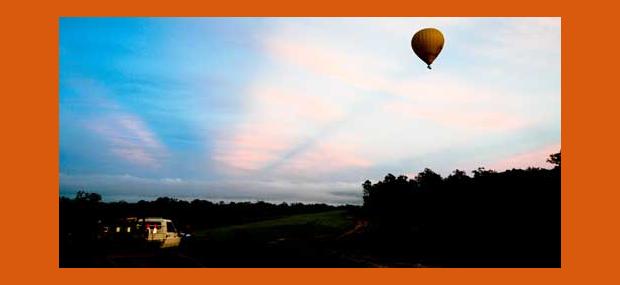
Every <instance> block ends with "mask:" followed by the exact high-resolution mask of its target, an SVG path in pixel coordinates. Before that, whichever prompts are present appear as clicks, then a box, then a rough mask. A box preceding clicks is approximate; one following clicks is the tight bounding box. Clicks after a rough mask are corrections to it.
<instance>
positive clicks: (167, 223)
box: [166, 222, 177, 233]
mask: <svg viewBox="0 0 620 285" xmlns="http://www.w3.org/2000/svg"><path fill="white" fill-rule="evenodd" d="M166 228H167V229H166V230H167V231H168V232H169V233H176V232H177V230H176V229H175V228H174V225H172V222H166Z"/></svg>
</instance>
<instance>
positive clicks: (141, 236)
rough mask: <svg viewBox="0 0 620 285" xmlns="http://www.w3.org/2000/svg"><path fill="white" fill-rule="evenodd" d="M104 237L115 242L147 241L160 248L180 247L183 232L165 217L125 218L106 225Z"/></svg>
mask: <svg viewBox="0 0 620 285" xmlns="http://www.w3.org/2000/svg"><path fill="white" fill-rule="evenodd" d="M102 230H103V231H102V232H103V233H102V237H103V238H105V239H107V240H108V241H111V242H113V243H114V244H123V243H127V242H133V241H138V242H139V241H146V242H147V243H149V244H154V245H157V246H158V247H160V248H169V247H178V246H179V245H180V244H181V234H180V233H179V232H177V229H176V227H175V226H174V223H172V221H171V220H169V219H164V218H154V217H152V218H135V217H131V218H125V219H122V220H120V221H118V222H117V223H114V224H112V225H108V226H104V227H103V229H102Z"/></svg>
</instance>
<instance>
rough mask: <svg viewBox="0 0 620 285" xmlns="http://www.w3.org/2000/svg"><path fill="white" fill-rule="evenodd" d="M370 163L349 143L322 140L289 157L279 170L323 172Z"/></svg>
mask: <svg viewBox="0 0 620 285" xmlns="http://www.w3.org/2000/svg"><path fill="white" fill-rule="evenodd" d="M371 165H372V162H371V161H369V160H368V159H365V158H364V157H362V156H361V155H359V154H357V153H356V151H355V150H354V148H353V147H352V146H351V145H345V144H338V143H325V142H324V143H318V144H317V145H315V146H314V147H312V148H311V149H309V150H307V151H305V152H303V153H301V154H299V155H297V156H295V157H293V158H291V159H290V160H289V161H287V162H285V163H284V164H283V165H282V166H281V167H280V170H281V171H284V172H288V173H290V172H302V173H325V172H333V171H339V170H343V169H350V168H366V167H369V166H371Z"/></svg>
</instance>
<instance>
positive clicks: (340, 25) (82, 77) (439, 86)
mask: <svg viewBox="0 0 620 285" xmlns="http://www.w3.org/2000/svg"><path fill="white" fill-rule="evenodd" d="M425 27H436V28H438V29H440V30H441V31H442V32H443V34H444V37H445V38H446V43H445V46H444V49H443V51H442V53H441V54H440V56H439V57H438V59H437V60H436V61H435V63H433V70H430V71H429V70H427V69H426V66H425V64H423V63H422V62H421V61H420V60H419V59H418V58H417V57H416V56H415V55H414V54H413V52H412V51H411V48H410V45H409V43H410V40H411V37H412V35H413V33H415V31H417V30H419V29H421V28H425ZM560 42H561V41H560V18H62V19H61V20H60V98H59V101H60V154H59V158H60V194H61V195H69V196H72V195H74V193H75V192H76V191H78V190H80V189H84V190H86V191H91V192H98V193H101V194H102V195H103V197H104V199H105V200H108V201H111V200H126V201H135V200H138V199H152V198H155V197H158V196H172V197H177V198H181V199H193V198H202V199H213V200H251V201H252V200H253V201H255V200H265V201H273V202H279V201H303V202H327V203H360V202H361V200H360V196H361V187H360V185H361V183H362V182H363V181H364V180H366V179H370V180H377V179H381V178H382V177H383V176H385V174H387V173H388V172H389V173H393V174H397V175H398V174H405V175H408V176H414V175H415V173H417V172H419V171H421V170H423V169H424V168H425V167H429V168H431V169H433V170H435V171H437V172H439V173H440V174H442V175H444V176H445V175H448V174H449V173H450V172H451V171H453V170H454V169H457V168H458V169H462V170H467V171H470V170H473V169H476V168H478V167H480V166H485V167H487V168H492V169H496V170H504V169H507V168H513V167H516V168H520V167H527V166H539V167H548V165H547V164H546V163H545V159H546V157H547V156H548V155H549V154H550V153H553V152H557V151H559V149H560V126H561V120H560V112H561V109H560V102H561V96H560V93H561V90H560V86H561V84H560V83H561V81H560V76H561V74H560V67H561V66H560V56H561V46H560Z"/></svg>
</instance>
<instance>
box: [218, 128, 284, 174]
mask: <svg viewBox="0 0 620 285" xmlns="http://www.w3.org/2000/svg"><path fill="white" fill-rule="evenodd" d="M287 129H289V126H287V124H285V123H283V122H277V121H266V122H257V123H247V124H244V125H241V126H239V127H237V128H235V129H233V131H232V132H227V133H225V134H223V135H221V136H220V138H218V139H217V141H216V146H215V153H214V155H213V156H212V159H213V160H215V161H217V162H219V163H222V165H223V166H225V167H226V168H232V169H234V170H243V171H251V170H258V169H260V168H262V167H264V166H266V165H267V164H268V163H269V162H271V161H273V160H275V159H277V158H278V157H279V156H280V155H281V154H282V153H283V152H284V151H286V150H287V149H288V148H289V147H290V146H291V145H292V144H293V143H294V137H293V136H292V135H291V134H290V133H289V132H287V131H286V130H287Z"/></svg>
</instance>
